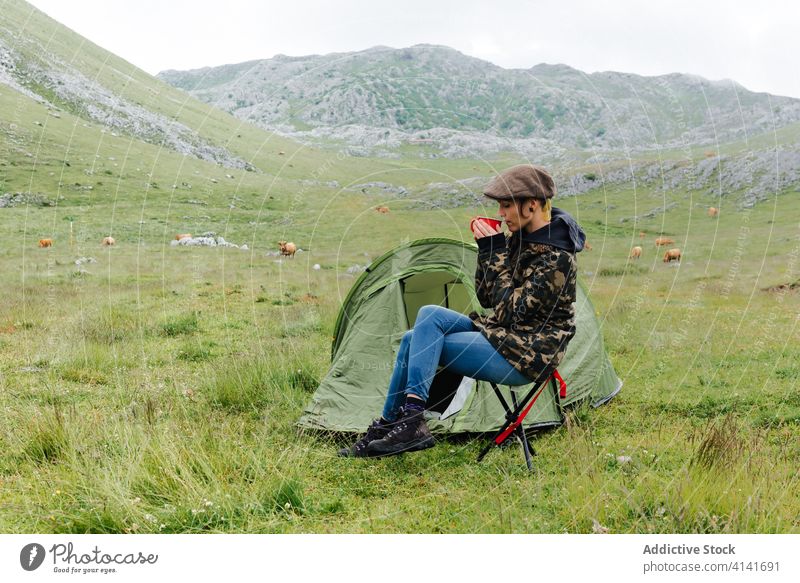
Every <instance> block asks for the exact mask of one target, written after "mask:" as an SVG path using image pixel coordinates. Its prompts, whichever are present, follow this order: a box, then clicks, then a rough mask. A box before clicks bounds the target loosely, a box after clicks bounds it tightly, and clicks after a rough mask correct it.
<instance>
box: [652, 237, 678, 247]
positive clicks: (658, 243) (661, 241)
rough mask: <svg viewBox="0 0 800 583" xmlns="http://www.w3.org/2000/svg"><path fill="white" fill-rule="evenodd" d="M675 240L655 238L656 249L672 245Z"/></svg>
mask: <svg viewBox="0 0 800 583" xmlns="http://www.w3.org/2000/svg"><path fill="white" fill-rule="evenodd" d="M674 244H675V240H674V239H670V238H669V237H657V238H656V247H661V246H666V245H674Z"/></svg>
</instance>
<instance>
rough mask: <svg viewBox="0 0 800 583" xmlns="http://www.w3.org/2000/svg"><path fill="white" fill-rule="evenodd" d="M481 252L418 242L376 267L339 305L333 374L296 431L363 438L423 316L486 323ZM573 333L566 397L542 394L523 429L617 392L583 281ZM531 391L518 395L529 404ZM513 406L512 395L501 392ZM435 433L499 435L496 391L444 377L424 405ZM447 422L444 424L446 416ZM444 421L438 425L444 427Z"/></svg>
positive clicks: (550, 422)
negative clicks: (481, 318) (442, 314)
mask: <svg viewBox="0 0 800 583" xmlns="http://www.w3.org/2000/svg"><path fill="white" fill-rule="evenodd" d="M477 258H478V248H477V245H475V244H474V243H465V242H462V241H456V240H452V239H442V238H428V239H419V240H416V241H412V242H410V243H405V244H403V245H400V246H398V247H396V248H394V249H392V250H390V251H388V252H387V253H385V254H384V255H382V256H381V257H380V258H378V259H376V260H375V261H374V262H373V263H372V264H371V265H370V266H369V267H368V268H367V269H366V270H365V271H364V272H363V273H362V274H361V276H360V277H359V278H358V279H357V280H356V281H355V282H354V284H353V286H352V288H351V289H350V291H349V292H348V294H347V296H346V297H345V299H344V302H343V303H342V307H341V309H340V311H339V316H338V318H337V321H336V324H335V328H334V339H333V342H332V346H331V367H330V369H329V370H328V373H327V374H326V375H325V377H324V378H323V379H322V381H321V382H320V385H319V387H318V388H317V390H316V392H315V393H314V396H313V397H312V399H311V402H310V403H309V404H308V405H307V406H306V408H305V410H304V411H303V415H302V417H301V418H300V419H299V421H298V425H299V426H300V427H305V428H314V429H323V430H330V431H344V432H363V431H364V430H365V429H366V427H367V426H368V425H369V424H370V422H371V421H372V420H373V419H375V418H376V417H378V416H379V415H380V413H381V411H382V409H383V404H384V401H385V399H386V392H387V390H388V387H389V380H390V378H391V375H392V370H393V367H394V363H395V358H396V356H397V352H398V350H399V347H400V341H401V339H402V337H403V334H404V333H405V332H406V331H407V330H409V329H411V328H413V325H414V322H415V320H416V317H417V313H418V312H419V309H420V308H421V307H422V306H424V305H427V304H436V305H441V306H445V307H448V308H450V309H452V310H457V311H459V312H461V313H463V314H467V313H469V312H470V311H472V310H475V311H478V312H480V313H485V312H486V310H484V309H483V308H482V307H481V306H480V304H479V302H478V299H477V297H476V295H475V283H474V277H475V269H476V266H477ZM576 298H577V299H576V303H575V308H576V322H575V326H576V332H575V336H574V337H573V339H572V340H571V342H570V344H569V346H568V347H567V352H566V355H565V357H564V360H563V361H562V362H561V364H560V366H559V367H558V370H559V372H560V373H561V376H562V377H563V378H564V380H565V381H566V382H567V397H566V399H559V397H558V391H557V390H556V388H555V386H552V387H548V388H547V389H545V391H544V393H543V394H542V395H541V397H540V398H539V399H538V400H537V401H536V404H535V405H534V407H533V409H532V410H531V411H530V413H529V414H528V416H527V417H526V418H525V422H524V427H547V426H557V425H560V424H561V423H562V422H563V408H564V407H566V406H568V405H570V404H573V403H576V402H579V401H584V400H588V401H589V402H591V404H592V405H594V406H599V405H601V404H603V403H605V402H607V401H608V400H610V399H611V398H612V397H613V396H614V395H616V394H617V392H619V390H620V388H621V386H622V381H620V379H619V378H618V377H617V374H616V372H615V371H614V368H613V366H612V365H611V362H610V360H609V358H608V355H607V354H606V352H605V349H604V347H603V337H602V331H601V329H600V326H599V323H598V321H597V319H596V317H595V311H594V307H593V306H592V303H591V301H590V299H589V297H588V294H587V293H586V290H585V288H584V286H583V284H582V283H581V282H580V280H579V281H578V289H577V296H576ZM530 388H531V385H525V386H522V387H517V388H516V391H517V394H518V395H522V394H525V393H526V392H527V391H528V390H530ZM500 390H501V391H502V392H503V394H504V396H505V398H506V400H507V401H508V402H509V403H510V402H511V401H510V392H509V388H508V387H503V386H501V387H500ZM428 409H429V412H427V413H426V415H428V416H429V418H428V426H429V427H430V429H431V431H432V432H433V433H440V434H441V433H464V432H489V431H495V430H497V428H498V427H499V426H500V424H501V423H502V421H503V420H504V418H505V412H504V411H503V408H502V406H501V405H500V403H499V402H498V399H497V397H496V396H495V395H494V393H493V391H492V388H491V385H490V384H489V383H487V382H484V381H475V380H474V379H468V378H465V377H462V376H460V375H454V374H452V373H450V372H449V371H447V370H445V369H442V368H440V370H439V372H438V373H437V375H436V377H435V378H434V381H433V384H432V386H431V392H430V395H429V399H428ZM442 413H443V415H442ZM440 416H441V418H440Z"/></svg>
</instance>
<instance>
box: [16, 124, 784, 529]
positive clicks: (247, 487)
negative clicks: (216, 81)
mask: <svg viewBox="0 0 800 583" xmlns="http://www.w3.org/2000/svg"><path fill="white" fill-rule="evenodd" d="M57 121H59V122H66V121H68V116H67V114H65V117H64V118H62V119H60V120H57ZM48 123H49V122H48ZM53 139H54V140H57V137H54V138H53ZM86 139H87V140H89V139H90V138H89V137H87V138H86ZM95 139H99V136H96V137H95ZM103 139H105V138H103ZM110 144H113V140H112V142H110ZM128 145H129V144H126V143H124V142H123V141H122V139H121V138H120V143H119V147H120V148H121V150H120V153H119V158H118V159H119V160H120V161H122V160H128V159H136V160H137V164H136V167H138V168H141V169H142V170H141V171H140V172H141V173H144V172H145V170H146V171H147V174H151V173H153V174H154V175H156V177H155V178H153V177H149V178H150V181H156V182H159V183H160V184H161V187H160V188H158V189H153V188H152V187H146V188H140V187H139V183H144V182H145V181H144V180H143V179H142V177H141V176H138V175H136V174H135V172H134V171H133V170H132V169H131V168H129V167H128V165H126V169H124V170H123V169H120V168H118V167H114V166H113V165H112V164H109V162H110V161H109V160H108V156H109V154H108V150H104V159H103V162H102V166H100V165H99V164H100V163H99V162H98V165H97V166H93V168H94V170H93V175H92V176H91V177H89V176H88V175H83V177H82V178H80V177H79V175H81V174H83V170H84V167H83V166H82V165H79V164H74V165H73V166H70V167H68V168H67V169H64V168H63V167H61V165H60V163H58V164H59V168H60V170H58V171H59V172H61V173H63V174H61V175H55V174H54V175H53V176H50V174H49V173H50V172H54V173H55V172H56V171H57V170H56V164H57V161H56V160H55V158H54V160H52V161H50V162H48V160H46V159H41V158H33V159H30V160H29V161H27V162H26V161H25V160H24V159H23V158H20V157H19V156H13V157H12V159H13V160H14V161H15V163H14V164H12V165H9V166H4V168H3V170H4V172H3V176H2V177H1V178H2V181H3V184H4V186H3V188H4V189H5V190H17V189H19V190H22V189H23V188H25V186H26V185H25V184H24V183H25V181H28V183H29V185H28V186H29V189H30V190H32V191H35V192H46V193H52V192H61V193H62V196H64V198H63V200H58V201H57V204H56V206H52V207H33V206H29V207H25V206H23V207H17V208H5V209H0V232H2V233H4V234H5V235H6V236H5V237H4V240H5V245H4V246H3V248H2V249H1V250H0V294H1V295H2V297H3V301H2V302H0V388H1V389H2V390H0V408H2V412H3V417H4V423H3V424H2V426H0V427H2V428H1V429H0V531H2V532H43V533H65V532H70V533H84V532H109V533H111V532H170V533H175V532H593V531H603V530H605V529H607V530H608V531H609V532H614V533H620V532H701V533H714V532H795V533H796V532H798V531H800V521H799V519H798V516H800V475H799V474H798V467H800V463H799V462H800V440H799V439H798V437H800V391H798V379H800V365H798V364H797V363H798V361H800V343H798V340H799V339H800V338H798V336H799V335H800V332H799V330H798V319H799V316H798V314H800V310H799V308H800V297H799V296H798V294H797V291H796V290H793V289H792V288H791V287H784V288H773V289H772V290H771V291H765V288H769V287H771V286H778V285H780V284H793V283H795V284H796V283H797V282H798V278H800V275H798V272H799V271H800V265H798V258H799V257H800V228H799V226H798V223H797V217H798V216H800V199H798V197H797V195H796V193H794V194H792V193H788V194H782V195H780V196H776V197H775V198H774V199H772V200H770V201H768V202H765V203H762V204H760V205H758V206H756V207H755V208H753V209H750V210H737V209H736V208H735V204H733V200H734V199H735V195H734V194H731V195H730V197H729V198H728V199H724V200H723V204H722V205H721V208H722V212H721V215H720V217H719V218H718V219H716V220H714V219H710V218H708V217H707V216H706V214H705V210H706V208H707V207H708V206H709V205H711V204H715V205H717V206H720V205H719V204H718V203H719V199H712V198H711V197H709V196H708V195H699V194H698V193H697V192H669V193H666V194H664V193H662V192H651V191H643V190H641V189H640V190H631V189H612V190H604V189H597V190H595V191H591V192H589V193H587V194H585V195H582V196H580V197H574V198H569V199H564V200H562V201H560V202H559V206H562V207H563V208H566V209H567V210H569V211H570V212H572V213H573V214H574V215H575V216H576V217H577V218H578V219H579V221H580V222H581V224H582V225H583V227H584V229H585V230H586V231H587V234H588V238H589V241H590V242H591V243H592V246H593V250H592V251H591V252H584V253H582V254H581V255H580V256H579V266H580V272H581V277H582V279H583V280H584V282H585V283H586V284H587V285H588V287H589V289H590V293H591V296H592V299H593V301H594V303H595V306H596V307H597V309H598V312H599V317H600V319H601V322H602V325H603V331H604V336H605V341H606V346H607V349H608V350H609V352H610V355H611V358H612V361H613V363H614V366H615V368H616V370H617V373H618V374H619V376H620V377H621V378H622V379H623V380H624V383H625V384H624V387H623V389H622V392H621V393H620V394H619V395H618V396H617V397H616V398H615V399H614V400H613V401H612V402H611V403H610V404H609V405H607V406H604V407H602V408H599V409H597V410H587V409H577V410H575V411H573V412H572V413H571V414H570V416H569V420H568V423H567V425H566V426H565V427H562V428H560V429H558V430H554V431H550V432H547V433H543V434H541V435H539V436H537V437H536V438H535V440H534V442H533V444H534V447H535V448H536V450H537V451H538V456H537V457H536V458H535V465H536V468H537V470H536V472H535V473H533V474H528V473H527V472H526V471H524V465H523V464H522V459H521V454H520V452H519V450H518V448H517V447H512V448H509V449H506V450H501V451H498V452H495V453H493V454H492V455H490V456H489V457H488V458H487V459H486V460H485V461H484V463H482V464H480V465H478V464H476V463H475V462H474V459H475V456H476V454H477V452H478V451H479V449H480V446H481V444H482V443H483V441H482V439H481V438H474V437H473V438H469V439H453V440H447V441H444V442H442V443H440V444H439V445H438V446H437V447H435V448H433V449H432V450H428V451H426V452H421V453H417V454H412V455H405V456H401V457H396V458H391V459H386V460H380V461H377V460H345V459H339V458H337V457H336V456H335V452H336V449H337V448H338V447H339V446H340V445H341V443H343V441H342V440H338V439H335V438H332V437H323V436H319V435H314V434H308V433H299V432H298V431H297V430H296V428H295V427H294V422H295V421H296V420H297V418H298V417H299V415H300V413H301V411H302V409H303V407H304V405H305V404H306V403H307V402H308V400H309V399H310V397H311V394H312V393H313V391H314V389H315V387H316V385H317V382H318V380H319V379H320V378H321V377H322V376H323V375H324V374H325V373H326V371H327V366H328V364H329V361H328V359H329V354H330V341H331V334H332V329H333V324H334V322H335V319H336V315H337V311H338V309H339V306H340V303H341V301H342V299H343V298H344V296H345V295H346V293H347V290H348V289H349V287H350V286H351V285H352V283H353V281H354V279H355V278H354V277H353V276H351V275H347V274H346V273H345V270H346V268H347V267H349V266H351V265H354V264H356V263H358V264H361V265H363V264H365V263H366V262H368V261H369V260H371V259H374V258H376V257H377V256H379V255H380V254H382V253H383V252H385V251H386V250H388V249H390V248H391V247H393V246H394V245H396V244H398V243H400V242H401V241H404V240H408V239H414V238H418V237H425V236H434V235H435V236H445V237H452V238H465V237H468V236H470V235H469V233H468V231H467V222H468V219H469V217H471V216H473V215H474V214H476V213H480V214H487V213H493V212H494V208H493V207H487V208H483V209H481V208H478V209H469V208H457V209H449V210H438V211H422V210H418V209H413V208H412V207H411V204H410V203H411V202H413V201H408V200H388V201H387V200H381V199H379V198H377V197H369V196H364V195H362V194H360V193H358V192H355V193H354V192H349V191H342V190H339V189H335V188H330V189H324V188H322V187H319V186H314V185H312V186H303V185H302V183H300V182H296V181H295V180H294V179H293V178H294V177H295V176H294V175H292V176H290V177H289V178H285V177H283V175H280V176H281V178H279V179H277V180H276V179H274V178H272V177H269V176H265V175H256V174H252V175H250V174H248V175H246V176H245V177H244V178H243V179H242V180H238V177H237V179H234V180H230V179H229V182H230V186H228V187H226V188H223V187H222V186H220V182H217V183H213V182H210V181H209V180H208V178H209V176H211V174H212V172H216V170H213V167H211V166H209V165H206V164H205V163H202V162H199V161H191V160H186V159H183V158H180V157H179V156H177V155H173V154H169V153H164V152H158V151H157V149H156V148H154V147H151V146H141V148H142V149H143V150H142V152H137V153H135V155H131V154H126V152H125V147H126V146H128ZM109 147H111V146H109ZM137 147H139V146H138V145H137ZM150 148H152V149H150ZM76 150H77V151H88V149H87V148H83V149H82V150H81V149H80V148H76ZM50 151H52V148H51V149H50ZM112 155H113V154H112ZM305 155H306V156H307V157H308V156H311V158H310V159H306V160H305V162H303V163H302V164H305V165H307V167H305V166H304V170H303V171H305V172H308V173H309V174H313V175H315V176H317V177H318V179H319V180H320V181H324V180H330V179H334V178H335V179H336V180H339V181H340V182H341V183H342V186H345V184H346V183H360V182H367V181H370V180H384V181H387V182H392V183H402V184H411V185H414V184H424V183H425V182H426V181H431V182H432V181H440V180H442V179H441V178H436V177H437V176H439V177H441V176H450V177H452V176H455V177H461V176H468V175H470V174H475V171H474V170H473V167H474V164H476V163H475V162H470V161H466V162H465V161H445V160H441V161H439V162H433V161H426V162H424V163H422V162H420V163H419V164H418V163H416V162H409V161H408V160H407V159H404V160H400V161H380V160H353V159H347V158H345V159H336V158H335V156H332V155H329V154H327V153H324V152H318V153H316V154H313V155H312V154H309V153H308V152H306V153H305ZM314 156H316V158H314ZM301 158H302V156H300V157H298V158H297V159H298V160H299V159H301ZM500 163H503V161H501V162H500ZM48 164H50V166H49V167H48ZM302 164H301V166H302ZM485 164H487V166H488V164H489V163H488V162H485ZM34 170H35V171H34ZM104 170H110V171H112V174H113V175H108V176H107V177H101V178H98V177H97V176H98V174H100V175H101V176H102V173H103V172H104ZM195 171H197V173H195ZM218 172H220V175H219V176H218V177H217V179H218V181H221V182H222V183H224V181H225V176H224V174H225V170H224V169H221V170H219V171H218ZM197 176H201V177H202V179H203V182H202V184H203V186H202V187H199V186H195V187H194V189H193V190H192V191H191V193H189V192H181V191H180V188H177V189H175V190H173V189H172V188H170V187H171V185H172V183H177V184H178V185H180V184H181V182H182V181H188V180H194V181H195V182H196V183H199V182H200V180H201V179H200V178H197ZM392 178H394V179H392ZM88 179H90V180H91V181H89V180H88ZM98 180H100V181H101V182H107V184H106V185H103V184H101V185H99V186H98V185H97V181H98ZM48 181H51V182H53V183H52V184H51V183H50V182H48ZM57 182H61V183H62V186H61V187H59V186H58V184H57ZM75 183H78V184H79V186H76V187H74V188H69V187H67V186H64V185H75ZM87 184H90V185H93V186H94V187H95V188H93V189H92V190H91V191H90V190H85V189H81V188H80V186H85V185H87ZM165 185H168V186H166V187H164V186H165ZM30 186H32V187H30ZM106 192H107V193H108V194H101V193H106ZM234 197H235V198H234ZM189 198H192V199H202V200H203V201H204V202H205V204H190V203H187V202H185V201H186V199H189ZM232 201H233V202H232ZM729 201H730V202H729ZM671 202H675V203H676V206H674V207H671V208H670V210H669V211H668V212H667V213H664V214H660V215H657V216H656V217H655V218H652V219H647V220H645V221H640V222H638V223H635V224H634V223H633V222H631V221H627V222H620V219H623V218H626V217H631V216H633V215H639V214H642V213H643V212H644V211H647V210H649V209H652V208H654V207H658V206H659V205H664V204H665V203H666V204H668V203H671ZM231 204H233V205H234V207H235V208H230V205H231ZM377 204H388V205H389V206H390V207H391V209H392V211H391V212H390V213H389V214H388V215H380V214H378V213H375V212H374V211H373V210H372V208H373V207H374V206H375V205H377ZM70 225H71V228H72V235H71V239H70ZM206 230H212V231H216V232H218V233H220V234H222V235H224V236H225V238H226V239H228V240H229V241H233V242H235V243H239V244H241V243H247V244H248V245H249V246H250V249H249V250H248V251H242V250H237V249H220V248H197V247H191V248H190V247H186V248H184V247H181V248H176V247H170V246H169V240H170V239H171V238H172V236H173V235H174V234H175V233H178V232H187V231H188V232H202V231H206ZM640 231H645V232H646V233H647V235H646V238H645V239H640V238H639V232H640ZM109 233H111V234H113V235H114V236H115V237H116V239H117V245H116V246H115V247H113V248H110V249H104V248H101V246H100V240H101V238H102V237H103V236H105V235H106V234H109ZM662 233H663V234H666V235H669V236H671V237H673V238H674V239H675V240H676V246H678V247H680V248H681V249H682V250H683V255H684V258H683V261H682V262H681V264H680V265H678V264H669V265H667V264H664V263H663V262H662V261H661V254H657V253H656V250H655V248H654V247H653V246H652V240H653V238H654V237H655V236H656V235H658V234H662ZM43 236H48V237H50V236H52V237H53V238H54V239H55V241H56V243H55V246H54V247H53V248H52V249H38V248H37V246H36V242H37V240H38V239H39V238H40V237H43ZM279 239H289V240H293V241H295V242H296V243H297V244H298V246H299V247H300V248H301V249H303V251H302V252H299V253H298V254H297V256H296V257H295V258H294V259H293V260H289V259H286V260H283V261H282V262H278V261H277V258H276V257H274V256H270V255H267V254H266V252H267V251H273V250H274V249H275V248H276V246H275V242H276V241H277V240H279ZM640 243H641V244H643V246H644V254H643V257H642V259H641V260H639V261H638V262H633V261H629V260H628V259H627V256H628V252H629V249H630V248H631V246H632V245H636V244H640ZM87 256H91V257H93V258H94V259H96V263H86V264H83V265H81V266H76V265H75V260H76V259H78V258H79V257H87ZM316 263H319V264H320V266H321V268H320V269H319V270H314V269H312V265H313V264H316ZM377 413H378V412H377V411H376V415H377Z"/></svg>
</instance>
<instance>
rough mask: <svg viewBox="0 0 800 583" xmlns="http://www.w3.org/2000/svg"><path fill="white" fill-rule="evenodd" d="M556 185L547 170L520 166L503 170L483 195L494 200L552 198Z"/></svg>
mask: <svg viewBox="0 0 800 583" xmlns="http://www.w3.org/2000/svg"><path fill="white" fill-rule="evenodd" d="M555 193H556V184H555V182H554V181H553V177H552V176H550V174H548V172H547V170H545V169H544V168H540V167H539V166H533V165H532V164H520V165H518V166H512V167H511V168H509V169H508V170H504V171H503V172H501V173H500V174H498V175H497V176H495V177H494V179H493V180H492V181H491V182H490V183H489V184H488V185H487V186H486V188H485V189H484V190H483V194H484V195H485V196H488V197H489V198H493V199H494V200H512V199H522V198H537V199H539V200H545V199H548V198H553V196H554V195H555Z"/></svg>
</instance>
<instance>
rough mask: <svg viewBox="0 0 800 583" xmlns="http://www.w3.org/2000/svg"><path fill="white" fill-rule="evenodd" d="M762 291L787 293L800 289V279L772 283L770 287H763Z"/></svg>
mask: <svg viewBox="0 0 800 583" xmlns="http://www.w3.org/2000/svg"><path fill="white" fill-rule="evenodd" d="M761 291H765V292H770V293H787V292H795V293H796V292H798V291H800V279H798V280H797V281H794V282H792V283H781V284H779V285H771V286H769V287H762V288H761Z"/></svg>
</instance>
